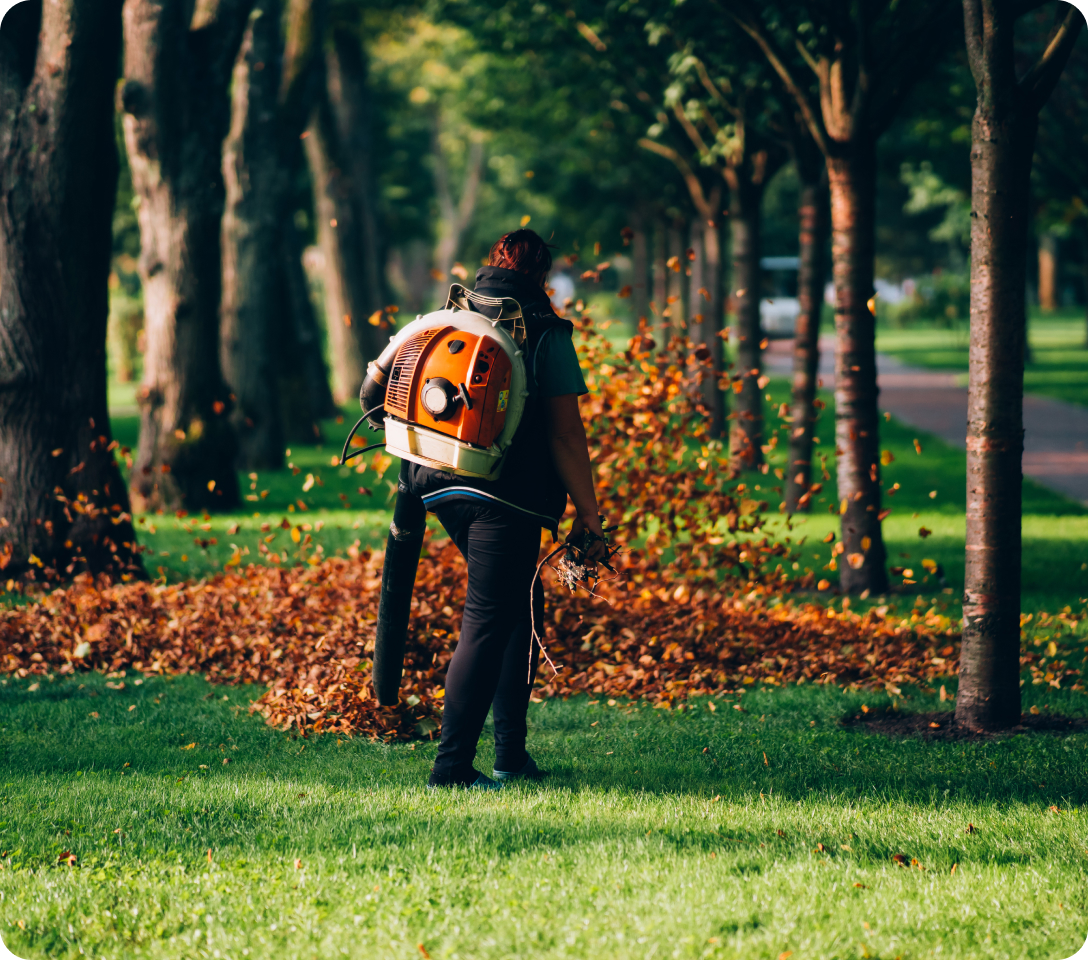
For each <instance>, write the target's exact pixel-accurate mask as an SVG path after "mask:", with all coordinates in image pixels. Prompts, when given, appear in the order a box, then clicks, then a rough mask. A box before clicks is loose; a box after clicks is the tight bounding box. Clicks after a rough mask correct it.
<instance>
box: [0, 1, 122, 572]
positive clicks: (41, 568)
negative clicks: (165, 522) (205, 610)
mask: <svg viewBox="0 0 1088 960" xmlns="http://www.w3.org/2000/svg"><path fill="white" fill-rule="evenodd" d="M120 13H121V4H120V0H55V2H51V3H49V4H45V5H44V9H43V4H42V3H40V2H30V3H21V4H18V5H17V6H16V7H15V8H14V9H12V10H11V11H9V12H8V14H7V16H6V17H5V18H4V21H3V26H2V27H0V100H2V103H3V108H4V122H3V125H2V127H0V182H2V183H0V197H2V200H0V476H2V477H3V480H2V481H0V571H2V572H0V577H4V578H8V579H12V578H25V579H28V580H32V579H35V578H38V577H44V578H45V579H47V580H49V579H53V577H55V576H58V575H59V576H67V575H71V574H74V573H81V572H84V571H91V572H93V573H98V572H101V571H108V572H110V573H112V574H115V575H119V576H121V577H122V578H126V579H127V578H130V577H132V576H142V574H143V568H142V566H141V563H140V560H139V553H138V547H137V546H136V543H135V539H136V538H135V535H134V532H133V528H132V522H131V516H130V514H129V504H128V497H127V494H126V491H125V486H124V483H123V481H122V479H121V474H120V471H119V470H118V467H117V464H116V462H115V461H114V457H113V450H114V449H115V446H116V445H115V444H114V443H112V441H111V436H110V421H109V413H108V410H107V407H106V350H105V347H106V322H107V316H108V313H109V308H108V296H107V281H108V277H109V271H110V262H109V261H110V250H111V246H112V245H111V243H110V232H111V225H112V218H113V204H114V198H115V195H116V187H117V171H118V163H117V149H116V143H115V140H114V131H113V83H114V80H115V78H116V76H117V62H118V56H119V54H120V38H121V20H120Z"/></svg>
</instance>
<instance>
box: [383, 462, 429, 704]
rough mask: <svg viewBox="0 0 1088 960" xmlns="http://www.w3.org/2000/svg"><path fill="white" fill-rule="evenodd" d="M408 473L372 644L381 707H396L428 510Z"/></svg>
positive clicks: (401, 486)
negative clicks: (409, 616) (415, 490)
mask: <svg viewBox="0 0 1088 960" xmlns="http://www.w3.org/2000/svg"><path fill="white" fill-rule="evenodd" d="M407 471H408V463H407V461H402V462H401V466H400V480H399V482H398V483H397V502H396V505H395V506H394V507H393V522H392V523H391V524H390V525H389V539H388V540H386V543H385V565H384V566H383V567H382V592H381V597H380V599H379V601H378V633H377V637H376V638H375V640H374V693H375V695H376V696H377V698H378V703H380V704H381V705H382V706H383V707H391V706H393V705H395V704H396V702H397V700H398V699H399V697H400V679H401V674H402V673H403V672H404V647H405V644H406V643H407V640H408V614H409V612H410V611H411V607H412V588H413V587H414V586H415V582H416V568H417V567H418V566H419V554H420V551H421V550H422V549H423V533H424V531H425V529H426V519H427V509H426V507H424V505H423V501H422V500H421V499H420V498H419V497H417V496H415V495H414V494H412V493H411V492H410V491H409V490H408V483H407Z"/></svg>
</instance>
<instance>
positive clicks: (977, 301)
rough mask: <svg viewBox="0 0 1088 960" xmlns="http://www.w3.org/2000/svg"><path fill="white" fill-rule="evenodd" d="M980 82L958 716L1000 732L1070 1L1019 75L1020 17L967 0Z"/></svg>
mask: <svg viewBox="0 0 1088 960" xmlns="http://www.w3.org/2000/svg"><path fill="white" fill-rule="evenodd" d="M963 7H964V23H965V27H966V33H967V51H968V61H969V63H970V65H971V72H972V74H973V75H974V78H975V84H976V86H977V88H978V106H977V107H976V109H975V116H974V121H973V123H972V128H971V346H970V368H969V372H968V383H967V395H968V396H967V543H966V563H965V571H964V581H965V582H964V591H963V622H964V629H963V645H962V647H961V650H960V675H959V690H958V693H957V696H956V721H957V722H958V723H961V724H963V725H964V726H966V727H968V728H971V729H976V730H998V729H1002V728H1005V727H1009V726H1012V725H1013V724H1015V723H1016V722H1017V721H1018V720H1019V718H1020V543H1021V541H1020V514H1021V486H1022V482H1023V476H1022V473H1021V469H1022V468H1021V458H1022V454H1023V447H1024V417H1023V394H1024V347H1025V340H1026V336H1025V333H1026V325H1025V315H1026V310H1025V302H1024V301H1025V297H1024V287H1025V277H1024V273H1025V266H1026V260H1027V231H1028V217H1029V215H1030V202H1029V197H1030V189H1029V182H1030V176H1031V163H1032V154H1033V152H1034V149H1035V135H1036V132H1037V129H1038V123H1039V110H1040V109H1041V107H1042V105H1043V104H1044V103H1045V102H1046V99H1047V97H1048V96H1049V95H1050V91H1051V90H1052V89H1053V87H1054V84H1055V83H1056V82H1057V79H1058V76H1059V75H1060V73H1061V70H1062V68H1063V66H1064V64H1065V60H1066V59H1067V58H1068V55H1069V51H1070V50H1071V49H1072V45H1073V42H1074V41H1075V39H1076V36H1077V34H1078V33H1079V32H1080V29H1081V26H1082V25H1083V23H1084V20H1083V18H1082V17H1081V15H1080V14H1079V13H1077V12H1076V11H1075V10H1072V9H1070V11H1069V14H1068V15H1067V17H1066V19H1065V22H1064V23H1063V25H1062V26H1061V28H1060V29H1059V32H1058V34H1057V36H1056V37H1055V38H1054V40H1053V41H1052V43H1051V44H1050V45H1049V46H1048V48H1047V51H1046V53H1044V54H1043V57H1042V58H1041V59H1040V61H1039V62H1038V63H1037V64H1036V65H1035V67H1033V68H1032V70H1030V71H1029V72H1028V73H1027V74H1026V75H1025V76H1024V78H1023V79H1022V80H1020V81H1017V79H1016V71H1015V63H1014V54H1013V28H1014V17H1013V15H1012V13H1011V11H1009V10H1008V9H1007V8H1006V7H1004V6H1002V5H997V4H994V3H993V2H992V0H964V5H963Z"/></svg>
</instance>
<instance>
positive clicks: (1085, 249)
mask: <svg viewBox="0 0 1088 960" xmlns="http://www.w3.org/2000/svg"><path fill="white" fill-rule="evenodd" d="M1080 261H1081V262H1080V269H1081V275H1082V276H1083V278H1084V304H1085V316H1084V345H1085V346H1086V347H1088V227H1083V226H1082V228H1081V232H1080Z"/></svg>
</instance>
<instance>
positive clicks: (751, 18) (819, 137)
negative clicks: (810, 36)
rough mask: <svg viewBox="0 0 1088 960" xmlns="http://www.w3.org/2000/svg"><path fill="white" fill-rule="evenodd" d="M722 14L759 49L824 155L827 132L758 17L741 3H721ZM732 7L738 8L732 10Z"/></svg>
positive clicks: (726, 1)
mask: <svg viewBox="0 0 1088 960" xmlns="http://www.w3.org/2000/svg"><path fill="white" fill-rule="evenodd" d="M725 3H726V7H725V9H726V12H727V13H728V14H729V16H730V17H731V18H732V20H733V21H734V22H735V23H736V24H737V26H738V27H740V28H741V30H743V31H744V32H745V33H746V34H748V36H749V37H751V38H752V39H753V40H754V41H755V43H756V45H757V46H758V47H759V49H760V50H762V51H763V55H764V56H765V57H766V58H767V61H768V62H769V63H770V65H771V67H772V69H773V70H774V72H775V73H777V74H778V77H779V79H780V80H781V81H782V85H783V86H784V87H785V88H786V92H787V93H788V94H789V95H790V96H791V97H793V99H794V100H795V101H796V102H797V107H798V109H799V110H800V111H801V116H802V117H804V120H805V123H806V124H808V128H809V130H810V131H811V132H812V139H813V140H815V141H816V143H817V145H818V146H819V147H820V150H821V151H823V152H824V153H825V154H826V153H827V152H828V147H829V144H828V142H827V132H826V131H825V129H824V125H823V121H822V119H821V117H820V116H819V114H818V113H817V112H816V110H815V108H814V106H813V104H812V101H811V99H810V98H809V96H808V94H807V93H805V91H804V90H803V89H802V87H801V85H800V84H799V83H798V82H797V80H796V79H795V78H794V76H793V72H792V71H791V70H790V68H789V66H788V65H787V64H786V60H785V57H784V56H783V55H782V53H781V52H780V51H779V50H778V47H777V45H776V44H775V43H774V41H773V40H771V38H770V37H769V36H768V35H767V33H766V31H765V30H764V29H763V25H762V24H761V23H760V22H759V19H758V17H757V16H756V15H755V14H753V13H752V11H751V10H750V9H749V8H748V6H747V4H745V3H743V2H742V0H725ZM735 8H739V11H738V9H735Z"/></svg>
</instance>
